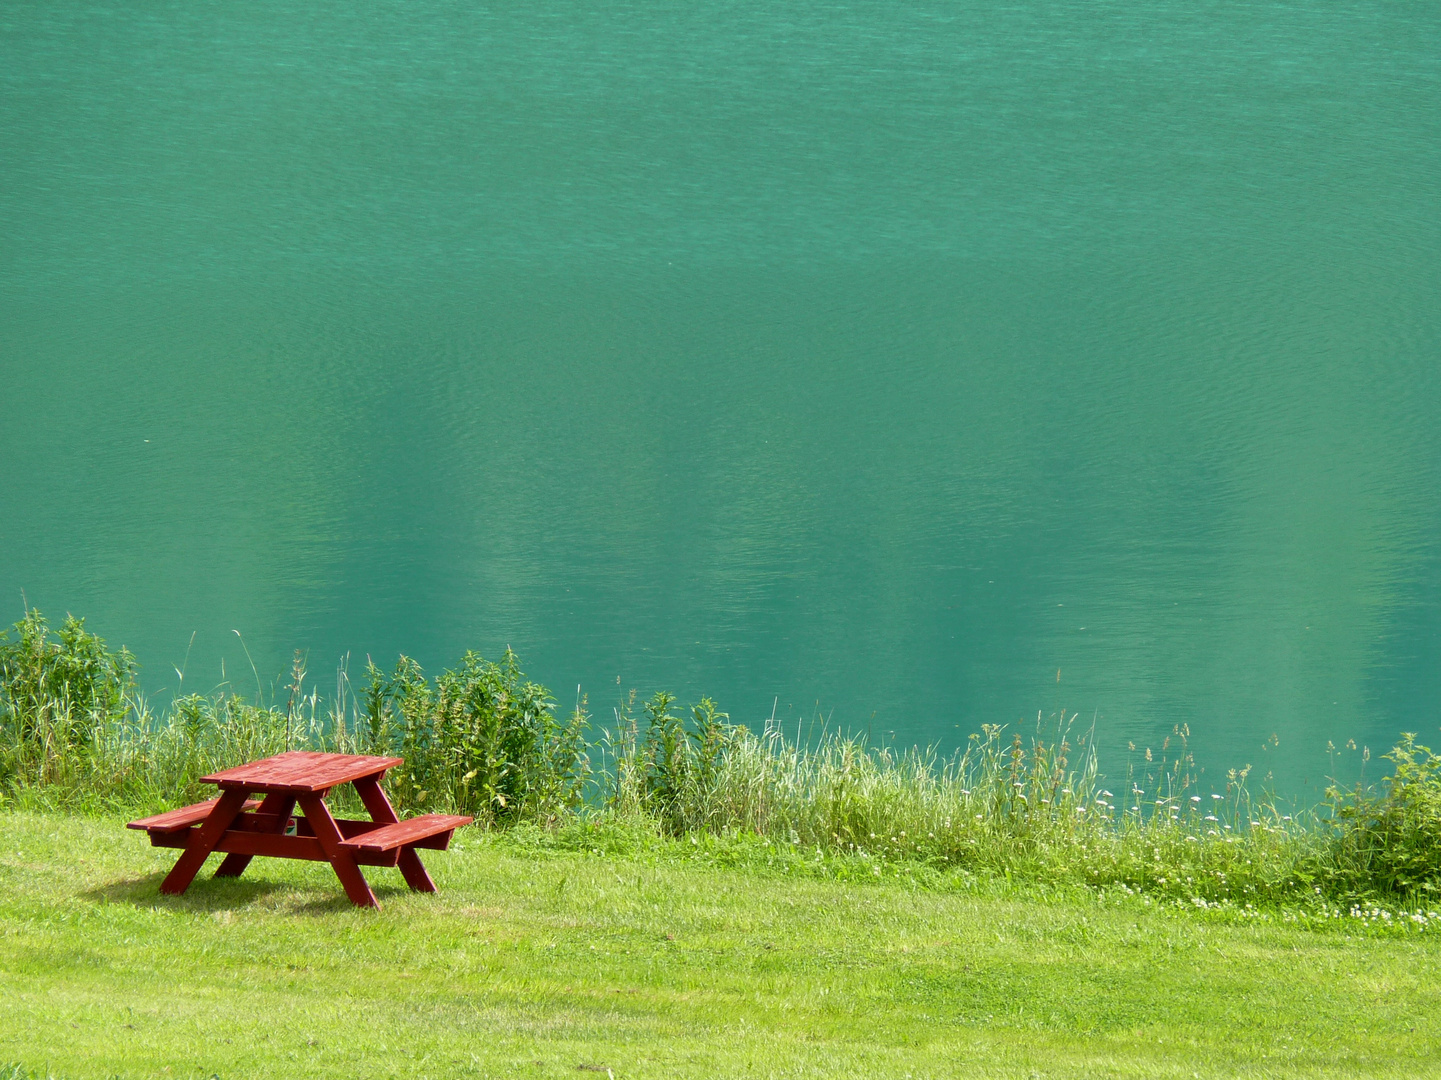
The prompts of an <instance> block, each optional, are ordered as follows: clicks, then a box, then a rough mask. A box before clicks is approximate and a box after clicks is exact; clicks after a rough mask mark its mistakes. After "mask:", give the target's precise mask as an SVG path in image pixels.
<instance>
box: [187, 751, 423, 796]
mask: <svg viewBox="0 0 1441 1080" xmlns="http://www.w3.org/2000/svg"><path fill="white" fill-rule="evenodd" d="M403 760H404V759H402V758H392V757H370V756H368V755H365V754H321V753H316V752H314V751H310V750H291V751H288V752H287V753H284V754H276V755H275V756H274V757H268V758H263V759H262V760H260V761H252V762H250V763H249V764H246V765H238V766H236V767H235V768H233V769H225V770H224V771H222V772H218V773H211V774H210V775H209V776H205V777H202V778H201V779H203V780H205V781H207V782H208V783H212V784H218V785H219V786H220V787H221V788H233V787H243V788H245V789H246V790H248V791H267V792H269V791H283V792H290V793H294V794H296V795H299V794H300V793H301V792H310V793H317V792H322V791H329V790H330V789H331V788H333V787H337V786H338V785H340V784H349V783H352V782H354V781H356V780H359V779H362V778H364V777H367V776H375V775H378V774H380V773H384V772H385V771H386V770H387V769H390V768H393V767H394V766H396V765H399V764H401V762H402V761H403Z"/></svg>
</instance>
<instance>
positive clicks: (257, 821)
mask: <svg viewBox="0 0 1441 1080" xmlns="http://www.w3.org/2000/svg"><path fill="white" fill-rule="evenodd" d="M294 812H295V796H294V795H286V794H283V793H281V792H278V791H272V792H271V793H270V794H269V795H267V796H265V801H264V802H262V803H261V804H260V807H259V811H258V812H257V813H254V814H241V815H240V816H239V817H238V818H236V819H235V821H234V822H232V823H231V826H230V828H231V829H244V830H248V831H250V832H265V833H279V834H282V835H283V834H284V833H285V830H286V828H287V827H288V826H289V824H290V815H291V814H292V813H294ZM226 835H227V836H228V835H229V833H228V832H227V833H226ZM221 839H222V840H224V839H225V837H221ZM250 859H251V856H250V855H244V854H240V853H238V852H235V853H232V854H229V855H226V856H225V858H224V859H223V860H222V861H221V863H220V869H218V870H216V871H215V876H216V877H239V876H240V875H241V874H243V873H245V868H246V867H247V866H249V865H250Z"/></svg>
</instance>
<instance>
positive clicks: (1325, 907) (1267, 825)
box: [0, 609, 1441, 931]
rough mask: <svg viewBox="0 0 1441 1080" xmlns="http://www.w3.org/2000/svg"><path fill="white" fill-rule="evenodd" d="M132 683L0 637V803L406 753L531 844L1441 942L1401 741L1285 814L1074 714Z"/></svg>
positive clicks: (1439, 908)
mask: <svg viewBox="0 0 1441 1080" xmlns="http://www.w3.org/2000/svg"><path fill="white" fill-rule="evenodd" d="M136 671H137V665H136V662H135V659H134V657H132V656H131V655H130V654H129V653H128V652H126V651H125V650H123V649H122V650H120V651H119V652H114V651H112V650H110V649H109V648H108V647H107V646H106V644H105V643H104V641H103V640H101V639H100V638H99V637H97V636H96V635H94V634H92V633H90V632H89V631H87V630H86V629H85V627H84V621H83V620H81V619H75V618H72V617H67V618H66V619H65V621H64V622H63V624H62V625H61V626H60V627H59V628H58V629H52V628H51V627H50V626H49V624H48V623H47V621H46V620H45V618H44V617H43V616H42V615H41V614H40V612H38V611H35V610H33V609H27V610H26V611H25V614H24V618H23V619H21V620H20V621H19V622H18V623H16V624H15V625H14V627H13V628H12V629H11V630H9V631H6V632H4V633H3V634H0V740H3V743H0V806H4V807H6V808H9V809H13V810H41V811H44V810H50V811H54V810H61V811H69V812H81V813H92V814H93V813H104V814H115V813H123V812H129V811H132V810H144V811H145V812H155V811H157V810H159V809H161V808H163V807H166V806H172V805H182V804H184V803H186V802H193V801H196V800H197V799H200V798H204V797H207V795H208V788H207V786H206V785H203V784H201V783H200V782H199V778H200V777H201V776H203V775H204V774H206V773H207V772H210V771H213V770H215V769H218V768H223V767H227V766H230V765H233V764H235V763H236V762H239V761H248V760H252V759H255V758H259V757H265V756H268V755H270V754H274V753H278V752H280V751H282V750H284V749H286V748H290V749H317V750H328V751H334V752H341V753H376V754H394V755H395V756H399V757H403V758H404V759H405V766H404V767H403V768H402V769H396V770H393V771H392V773H391V775H390V781H389V783H388V785H387V786H388V789H389V791H390V794H391V797H392V798H393V799H394V800H395V801H396V803H397V805H398V806H399V807H401V808H402V811H403V812H411V813H415V812H420V811H422V810H423V811H431V810H457V811H462V812H464V813H467V814H472V815H474V816H475V817H476V820H477V825H478V826H479V827H481V828H483V829H487V830H494V831H496V832H499V833H505V834H508V835H509V837H510V839H509V841H508V843H511V844H513V845H516V846H518V847H520V848H525V847H528V846H543V847H547V848H552V849H556V848H558V849H563V850H572V851H579V852H589V851H592V850H604V849H607V848H609V847H610V846H612V845H614V844H616V843H622V844H624V845H630V846H632V847H633V846H634V845H635V844H636V843H641V844H659V845H670V846H671V847H673V848H674V849H676V850H677V851H678V852H680V853H681V854H684V853H685V852H686V850H687V849H690V850H692V851H694V852H695V853H696V854H697V855H700V854H702V853H705V854H706V857H707V858H710V859H714V858H715V857H716V855H717V853H718V852H728V853H729V855H728V856H727V858H730V859H733V860H738V861H740V862H742V863H745V862H755V861H758V860H759V861H761V862H763V863H764V865H767V866H771V867H773V868H774V867H780V868H781V869H782V870H783V871H785V872H790V871H792V870H794V871H795V872H796V873H798V874H815V873H820V874H822V875H824V876H829V877H839V878H842V879H845V880H850V881H865V880H885V879H888V878H892V879H893V878H895V877H897V876H906V877H909V878H910V879H912V880H917V881H922V882H924V881H934V882H937V883H940V882H943V881H946V880H956V879H967V880H969V879H993V880H1002V881H1004V882H1005V883H1006V884H1007V885H1010V884H1012V883H1015V884H1021V885H1024V884H1026V883H1033V884H1036V885H1038V886H1044V887H1053V886H1061V887H1084V888H1090V889H1099V890H1102V891H1105V892H1107V893H1115V894H1121V895H1134V896H1137V897H1139V898H1140V899H1141V900H1142V902H1156V903H1164V904H1176V905H1180V906H1183V907H1195V908H1197V909H1208V910H1209V909H1216V908H1219V909H1224V910H1228V911H1232V912H1235V913H1237V914H1239V915H1241V916H1247V915H1254V916H1258V917H1268V916H1267V915H1266V913H1268V912H1273V911H1275V910H1276V909H1286V910H1287V911H1288V912H1291V913H1293V914H1294V913H1297V912H1299V913H1301V917H1303V918H1304V921H1306V922H1308V923H1311V922H1316V921H1318V920H1320V921H1325V920H1335V919H1343V920H1346V922H1347V923H1348V924H1350V925H1355V922H1356V921H1358V920H1359V921H1361V922H1365V923H1367V924H1368V925H1375V926H1386V927H1392V928H1394V929H1397V930H1408V931H1409V930H1416V929H1421V930H1424V929H1427V928H1431V927H1434V928H1436V929H1441V895H1438V894H1441V756H1438V755H1436V754H1433V753H1432V751H1431V750H1429V749H1428V748H1426V747H1425V746H1422V745H1419V744H1418V743H1417V742H1416V741H1415V737H1414V736H1413V735H1409V734H1408V735H1405V736H1403V737H1402V739H1401V741H1400V742H1399V743H1398V744H1397V746H1396V747H1394V748H1393V749H1392V750H1391V751H1390V752H1389V753H1388V754H1386V755H1385V757H1386V758H1387V760H1388V761H1389V762H1390V764H1391V767H1392V771H1391V774H1390V775H1388V776H1385V777H1383V778H1382V779H1380V780H1379V781H1378V782H1376V783H1374V784H1372V785H1370V786H1369V787H1363V786H1360V785H1357V786H1356V787H1354V788H1350V789H1345V790H1342V789H1340V788H1338V787H1334V786H1333V787H1332V788H1331V789H1330V790H1329V791H1328V793H1327V800H1326V802H1325V803H1323V804H1322V805H1321V806H1319V807H1317V808H1315V809H1313V810H1310V811H1306V812H1304V813H1294V814H1293V813H1285V812H1283V811H1282V808H1281V807H1279V806H1278V804H1277V803H1276V802H1274V801H1273V800H1271V799H1268V798H1266V797H1262V796H1255V795H1253V794H1252V792H1251V791H1250V789H1249V788H1248V787H1247V771H1246V770H1240V771H1232V772H1230V773H1229V774H1227V777H1226V784H1225V788H1224V790H1223V791H1213V790H1202V789H1201V788H1200V787H1198V785H1197V783H1196V780H1195V777H1194V773H1193V770H1192V767H1191V759H1190V756H1189V754H1188V752H1187V749H1186V736H1187V734H1188V733H1187V732H1186V731H1185V730H1184V729H1181V730H1178V731H1177V732H1176V733H1175V735H1174V736H1173V737H1172V738H1171V739H1168V740H1167V741H1166V743H1165V744H1164V745H1163V746H1162V747H1161V748H1159V749H1158V750H1157V751H1155V752H1152V751H1149V750H1148V751H1146V754H1145V760H1144V762H1143V764H1142V766H1141V768H1139V769H1136V768H1132V769H1129V770H1128V772H1127V775H1125V776H1123V777H1120V778H1108V777H1107V776H1105V775H1104V774H1103V773H1102V772H1101V770H1100V762H1099V761H1098V760H1097V755H1096V752H1095V749H1094V746H1093V744H1092V742H1091V740H1090V739H1089V737H1088V735H1087V734H1086V733H1084V732H1079V731H1077V729H1075V728H1074V727H1073V724H1074V722H1075V719H1076V718H1075V717H1074V716H1069V717H1068V716H1067V714H1065V713H1060V714H1058V715H1056V716H1055V717H1053V718H1051V720H1050V721H1048V722H1047V721H1043V720H1041V719H1039V718H1038V720H1037V722H1036V726H1035V728H1034V730H1030V731H1026V732H1022V731H1015V730H1008V729H1006V728H1004V727H1002V726H997V725H985V726H983V729H982V731H981V732H979V733H977V734H975V735H973V736H971V738H970V740H969V741H968V743H967V745H966V746H965V748H964V749H963V750H961V751H959V752H957V753H956V754H954V755H951V756H948V757H942V756H939V755H937V754H935V753H932V752H929V751H925V750H921V749H911V750H906V751H896V750H893V749H891V748H887V747H875V746H868V745H866V744H865V743H864V742H863V741H859V740H856V739H853V738H848V737H846V736H844V735H840V734H834V733H831V734H825V735H823V736H822V737H821V738H820V739H819V740H818V741H815V742H813V743H810V744H800V743H799V742H797V741H794V740H788V739H787V738H786V736H785V735H784V734H783V733H782V732H781V731H780V730H779V728H778V727H776V726H775V725H774V724H768V725H766V726H765V728H764V729H763V730H761V731H759V732H756V731H752V730H751V729H749V728H747V727H745V726H743V725H737V724H732V723H731V722H730V720H729V718H728V717H727V715H726V714H725V713H723V712H721V711H719V709H718V708H717V706H716V704H715V702H713V701H711V700H710V699H709V698H703V699H702V700H701V701H700V702H698V703H696V704H694V705H692V706H690V707H689V708H686V709H681V708H679V707H678V704H677V702H676V699H675V698H674V697H672V696H671V695H670V694H667V693H664V692H661V693H656V694H654V695H653V696H652V697H650V698H649V699H638V698H637V695H636V693H635V692H634V691H632V692H631V693H630V694H629V695H628V696H627V697H626V698H625V699H624V700H623V701H622V702H621V703H620V704H619V705H617V706H616V707H615V708H614V709H613V710H612V714H611V715H610V716H609V717H605V718H604V719H603V720H600V721H597V720H596V719H595V718H593V717H592V716H591V715H590V713H589V711H588V706H587V702H586V701H585V699H583V698H582V699H580V700H578V701H577V703H576V706H575V708H574V710H572V711H571V712H570V713H569V714H567V715H561V714H558V713H557V710H556V706H555V703H554V701H553V699H552V697H551V695H550V694H549V692H548V691H547V690H546V689H545V687H543V686H540V685H538V684H536V683H534V682H531V681H530V680H527V679H526V678H525V676H524V674H523V673H522V671H521V669H520V665H519V661H518V658H517V657H516V656H515V654H514V653H512V652H510V651H509V650H507V651H506V653H505V655H504V656H503V657H502V658H501V659H500V660H499V661H498V662H491V661H486V660H484V659H482V658H481V657H479V656H477V655H476V654H474V653H469V652H468V653H466V654H465V655H464V656H463V657H462V659H461V662H460V663H459V664H458V665H457V666H456V667H455V668H454V669H452V670H447V671H444V672H442V673H441V674H440V675H439V676H437V677H434V678H432V677H429V676H427V675H426V674H425V672H423V671H422V670H421V668H420V666H419V665H418V664H416V663H415V661H414V660H412V659H409V658H407V657H404V656H402V657H401V658H400V660H399V662H398V663H397V664H396V665H395V667H394V668H393V669H391V670H389V671H385V670H382V669H380V668H378V667H376V666H375V665H374V664H368V665H367V669H366V671H365V672H364V674H363V676H362V677H360V678H358V679H357V680H356V681H355V683H354V684H353V683H352V681H351V678H350V675H349V673H348V671H347V670H346V668H345V667H344V665H342V667H341V669H340V671H339V672H338V674H337V679H336V689H335V692H334V693H333V694H331V695H328V696H322V695H321V694H320V692H319V690H318V689H317V687H316V686H315V685H314V684H313V683H309V682H307V673H306V670H305V666H304V663H303V662H302V661H301V659H300V658H299V657H297V661H296V664H295V666H294V669H293V671H292V673H291V681H290V684H289V686H288V687H287V688H286V690H285V701H284V703H283V704H282V703H280V702H273V703H271V704H268V705H266V704H262V703H260V702H259V700H258V699H257V700H256V701H250V700H247V699H245V698H244V697H242V696H240V695H238V694H236V693H233V692H231V691H228V690H226V691H220V692H216V693H213V694H210V695H200V694H186V695H181V696H178V697H176V698H175V700H174V701H173V702H172V703H171V704H170V705H169V706H168V707H167V708H165V709H164V710H163V711H162V710H159V709H157V708H156V707H155V706H154V705H153V704H152V703H151V702H150V701H148V700H147V699H146V698H145V697H144V696H143V695H142V694H141V693H140V692H139V690H138V688H137V684H136V681H135V675H136ZM258 682H259V680H258V679H257V683H258Z"/></svg>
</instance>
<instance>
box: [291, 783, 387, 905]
mask: <svg viewBox="0 0 1441 1080" xmlns="http://www.w3.org/2000/svg"><path fill="white" fill-rule="evenodd" d="M300 808H301V809H302V810H304V811H305V820H306V821H308V822H309V823H310V827H311V828H312V829H314V830H315V838H316V839H317V840H318V841H319V842H320V846H321V847H322V848H324V849H325V854H326V855H328V856H329V857H330V865H331V866H332V867H334V868H335V876H336V877H338V878H339V879H340V883H341V884H342V885H344V886H345V895H347V896H349V897H350V900H351V903H353V904H355V905H357V906H358V907H373V908H378V907H380V902H379V901H378V900H376V899H375V893H373V892H371V891H370V886H369V885H368V884H366V881H365V875H364V874H362V873H361V872H360V867H359V866H358V865H357V863H356V860H355V853H354V852H353V851H349V850H347V849H346V848H345V846H344V837H342V836H341V835H340V829H339V828H338V827H337V826H336V824H335V818H333V817H331V816H330V810H329V809H327V808H326V805H325V801H324V800H323V799H321V798H320V796H319V795H312V794H305V795H301V796H300Z"/></svg>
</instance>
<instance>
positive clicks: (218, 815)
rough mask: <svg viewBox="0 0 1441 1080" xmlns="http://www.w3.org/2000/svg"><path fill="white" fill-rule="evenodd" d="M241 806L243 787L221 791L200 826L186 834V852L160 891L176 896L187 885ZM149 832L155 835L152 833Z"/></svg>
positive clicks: (161, 884) (168, 875)
mask: <svg viewBox="0 0 1441 1080" xmlns="http://www.w3.org/2000/svg"><path fill="white" fill-rule="evenodd" d="M244 805H245V790H244V789H243V788H232V789H231V790H229V791H225V792H222V793H221V795H220V798H219V799H217V800H215V806H214V807H213V808H212V809H211V811H210V813H209V814H208V815H207V816H206V818H205V821H204V822H203V823H202V824H201V825H200V827H199V828H197V829H192V830H191V831H190V832H189V833H187V834H185V838H186V840H187V841H188V842H187V844H186V845H185V854H183V855H181V856H180V858H179V859H177V860H176V861H175V865H174V866H173V867H172V868H171V870H170V873H168V874H166V875H165V880H164V881H162V882H161V883H160V891H161V892H163V893H170V894H172V895H178V894H180V893H183V892H184V891H185V890H186V889H188V888H189V887H190V883H191V882H192V881H194V880H195V875H196V874H197V873H199V872H200V868H201V867H202V866H204V865H205V860H206V858H207V857H209V855H210V852H211V851H212V850H214V848H215V844H216V842H217V841H218V840H219V839H220V837H221V835H222V834H223V833H224V832H225V830H226V829H228V828H229V827H230V823H231V822H232V821H234V820H235V815H236V814H238V813H240V808H241V807H242V806H244ZM151 835H152V836H154V834H153V833H152V834H151Z"/></svg>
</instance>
